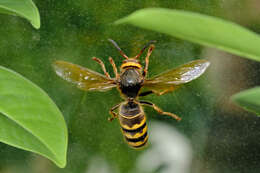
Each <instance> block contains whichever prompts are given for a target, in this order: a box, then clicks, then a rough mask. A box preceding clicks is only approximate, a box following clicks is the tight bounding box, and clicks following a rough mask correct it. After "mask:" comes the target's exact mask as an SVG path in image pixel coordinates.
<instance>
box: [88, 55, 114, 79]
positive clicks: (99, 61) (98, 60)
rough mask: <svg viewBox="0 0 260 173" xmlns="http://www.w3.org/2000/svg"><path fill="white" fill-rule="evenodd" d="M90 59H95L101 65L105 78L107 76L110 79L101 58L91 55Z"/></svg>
mask: <svg viewBox="0 0 260 173" xmlns="http://www.w3.org/2000/svg"><path fill="white" fill-rule="evenodd" d="M92 59H93V60H94V61H97V62H98V63H99V64H100V65H101V67H102V70H103V71H104V73H105V75H106V77H107V78H109V79H111V77H110V75H109V73H108V72H107V71H106V67H105V65H104V63H103V61H101V59H99V58H96V57H93V58H92Z"/></svg>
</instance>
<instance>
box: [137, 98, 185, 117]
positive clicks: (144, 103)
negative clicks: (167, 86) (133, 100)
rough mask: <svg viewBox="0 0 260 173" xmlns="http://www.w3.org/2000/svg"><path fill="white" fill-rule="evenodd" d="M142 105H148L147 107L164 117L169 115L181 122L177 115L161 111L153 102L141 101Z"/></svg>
mask: <svg viewBox="0 0 260 173" xmlns="http://www.w3.org/2000/svg"><path fill="white" fill-rule="evenodd" d="M140 103H141V104H142V105H146V106H150V107H152V108H153V109H154V110H156V111H157V112H158V113H159V114H162V115H168V116H170V117H172V118H174V119H176V120H177V121H180V120H181V118H180V117H178V116H177V115H175V114H173V113H171V112H164V111H163V110H161V109H160V108H159V107H158V106H156V105H155V104H154V103H151V102H148V101H140Z"/></svg>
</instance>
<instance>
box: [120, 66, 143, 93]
mask: <svg viewBox="0 0 260 173" xmlns="http://www.w3.org/2000/svg"><path fill="white" fill-rule="evenodd" d="M142 85H143V76H142V74H141V72H140V70H138V69H136V68H127V69H125V70H124V71H122V72H121V74H120V80H119V89H120V90H121V92H122V93H123V94H124V95H126V96H127V97H130V98H135V97H136V96H137V95H138V92H139V90H140V89H141V87H142Z"/></svg>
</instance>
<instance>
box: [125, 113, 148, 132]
mask: <svg viewBox="0 0 260 173" xmlns="http://www.w3.org/2000/svg"><path fill="white" fill-rule="evenodd" d="M145 122H146V117H145V116H144V119H143V120H142V121H141V122H140V123H139V124H134V125H133V126H132V127H129V126H128V125H126V124H121V123H120V125H121V126H122V127H123V128H124V129H126V130H135V129H137V128H139V127H141V126H142V125H143V124H144V123H145Z"/></svg>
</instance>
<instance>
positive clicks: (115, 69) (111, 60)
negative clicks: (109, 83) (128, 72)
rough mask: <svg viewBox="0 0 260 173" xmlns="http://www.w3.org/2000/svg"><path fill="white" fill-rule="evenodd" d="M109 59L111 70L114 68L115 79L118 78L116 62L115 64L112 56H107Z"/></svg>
mask: <svg viewBox="0 0 260 173" xmlns="http://www.w3.org/2000/svg"><path fill="white" fill-rule="evenodd" d="M109 61H110V64H111V65H112V67H113V70H114V73H115V77H116V79H118V78H119V75H118V73H117V68H116V64H115V62H114V60H113V58H112V57H109Z"/></svg>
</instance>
